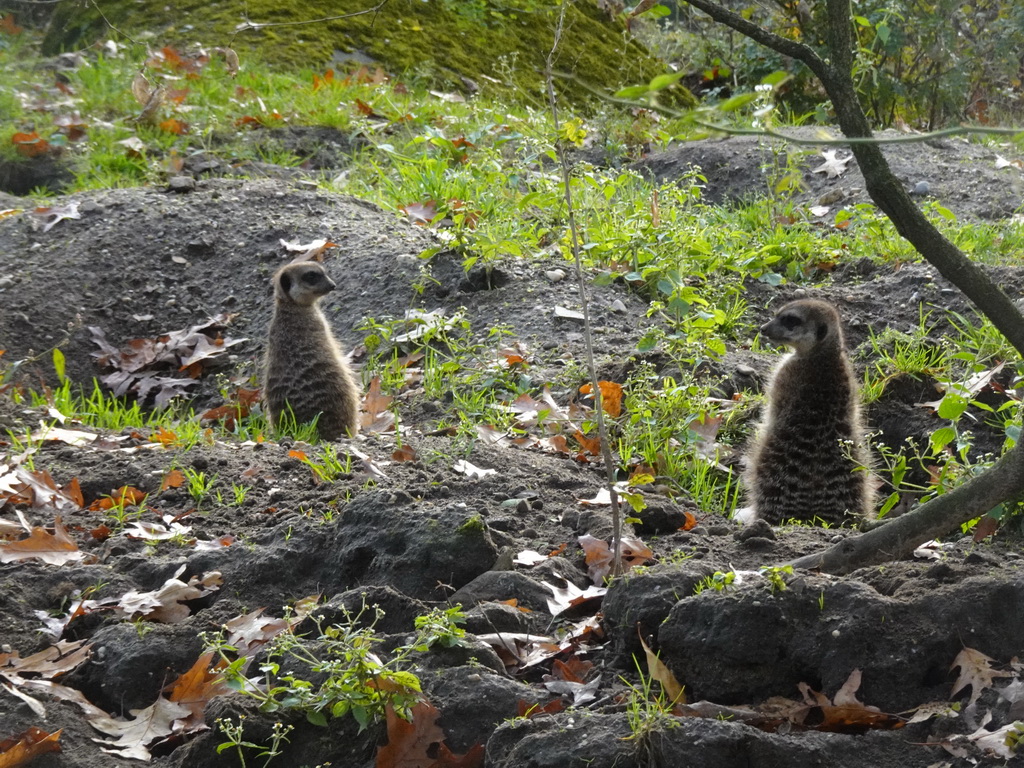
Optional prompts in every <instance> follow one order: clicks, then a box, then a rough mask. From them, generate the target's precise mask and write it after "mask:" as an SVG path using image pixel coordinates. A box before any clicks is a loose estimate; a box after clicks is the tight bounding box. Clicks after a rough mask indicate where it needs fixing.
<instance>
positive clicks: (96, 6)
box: [90, 0, 142, 45]
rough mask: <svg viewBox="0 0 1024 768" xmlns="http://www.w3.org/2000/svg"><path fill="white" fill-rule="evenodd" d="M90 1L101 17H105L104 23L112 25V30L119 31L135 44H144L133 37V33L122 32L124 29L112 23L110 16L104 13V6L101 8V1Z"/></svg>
mask: <svg viewBox="0 0 1024 768" xmlns="http://www.w3.org/2000/svg"><path fill="white" fill-rule="evenodd" d="M90 2H91V3H92V7H93V8H95V9H96V13H98V14H99V15H100V18H101V19H103V23H104V24H106V25H107V26H108V27H110V28H111V29H112V30H114V32H116V33H117V34H119V35H120V36H121V37H123V38H125V39H126V40H128V41H130V42H131V43H133V44H135V45H142V43H140V42H139V41H138V40H136V39H135V38H134V37H132V36H131V35H129V34H127V33H125V32H122V31H121V30H120V29H118V28H117V27H115V26H114V25H113V24H112V23H111V22H110V19H108V18H107V16H106V14H105V13H103V9H102V8H100V4H99V3H97V2H96V0H90Z"/></svg>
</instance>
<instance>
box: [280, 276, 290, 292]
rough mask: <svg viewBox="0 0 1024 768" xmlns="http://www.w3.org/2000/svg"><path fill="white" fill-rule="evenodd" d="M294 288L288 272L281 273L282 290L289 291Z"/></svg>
mask: <svg viewBox="0 0 1024 768" xmlns="http://www.w3.org/2000/svg"><path fill="white" fill-rule="evenodd" d="M291 289H292V279H291V278H290V277H289V276H288V274H287V273H285V274H283V275H281V290H282V291H284V292H285V293H288V291H290V290H291Z"/></svg>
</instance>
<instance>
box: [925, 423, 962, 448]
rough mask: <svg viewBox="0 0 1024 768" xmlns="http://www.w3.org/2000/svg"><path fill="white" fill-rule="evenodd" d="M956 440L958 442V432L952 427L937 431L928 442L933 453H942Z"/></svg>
mask: <svg viewBox="0 0 1024 768" xmlns="http://www.w3.org/2000/svg"><path fill="white" fill-rule="evenodd" d="M954 440H956V430H955V429H953V428H952V427H943V428H942V429H936V430H935V431H934V432H932V435H931V437H930V438H928V442H929V443H930V444H931V446H932V450H933V451H941V450H942V449H943V448H945V447H946V446H947V445H949V444H950V443H951V442H953V441H954Z"/></svg>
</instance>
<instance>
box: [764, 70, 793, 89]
mask: <svg viewBox="0 0 1024 768" xmlns="http://www.w3.org/2000/svg"><path fill="white" fill-rule="evenodd" d="M792 77H793V76H792V75H791V74H789V72H786V71H785V70H782V69H780V70H778V71H777V72H772V73H771V74H770V75H765V76H764V77H762V78H761V84H762V85H770V86H772V87H778V86H780V85H782V84H783V83H784V82H786V81H787V80H789V79H790V78H792Z"/></svg>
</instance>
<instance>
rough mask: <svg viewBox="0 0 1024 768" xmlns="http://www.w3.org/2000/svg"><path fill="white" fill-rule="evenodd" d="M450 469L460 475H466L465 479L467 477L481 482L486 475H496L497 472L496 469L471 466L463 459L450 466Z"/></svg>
mask: <svg viewBox="0 0 1024 768" xmlns="http://www.w3.org/2000/svg"><path fill="white" fill-rule="evenodd" d="M452 469H454V470H455V471H456V472H461V473H462V474H464V475H466V477H469V478H471V479H473V480H482V479H483V478H485V477H487V476H488V475H496V474H498V470H496V469H483V468H481V467H477V466H475V465H473V464H470V463H469V462H468V461H466V460H465V459H459V460H458V461H456V462H455V464H454V465H453V466H452Z"/></svg>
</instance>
